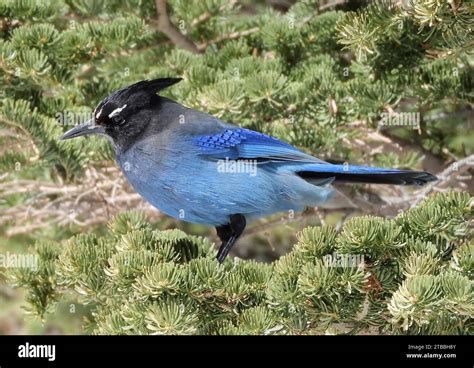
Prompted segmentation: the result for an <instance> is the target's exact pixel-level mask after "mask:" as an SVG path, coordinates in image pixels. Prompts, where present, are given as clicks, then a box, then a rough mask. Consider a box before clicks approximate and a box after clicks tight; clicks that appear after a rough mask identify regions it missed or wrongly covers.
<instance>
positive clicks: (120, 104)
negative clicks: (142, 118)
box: [94, 78, 182, 123]
mask: <svg viewBox="0 0 474 368" xmlns="http://www.w3.org/2000/svg"><path fill="white" fill-rule="evenodd" d="M181 80H182V78H158V79H153V80H143V81H140V82H137V83H135V84H132V85H130V86H127V87H124V88H122V89H119V90H117V91H115V92H113V93H111V94H110V95H109V96H108V97H106V98H105V99H103V100H102V101H101V102H100V103H99V105H97V107H96V109H95V111H94V117H95V119H96V121H98V122H102V123H103V122H105V120H107V118H106V116H107V117H108V118H112V117H114V116H117V115H118V114H119V113H120V112H121V111H122V110H125V109H126V111H124V113H126V112H131V111H136V110H139V109H141V108H143V107H144V106H147V105H149V104H150V103H152V102H153V101H154V100H155V99H156V97H157V93H158V92H159V91H161V90H163V89H165V88H167V87H169V86H172V85H173V84H176V83H178V82H180V81H181Z"/></svg>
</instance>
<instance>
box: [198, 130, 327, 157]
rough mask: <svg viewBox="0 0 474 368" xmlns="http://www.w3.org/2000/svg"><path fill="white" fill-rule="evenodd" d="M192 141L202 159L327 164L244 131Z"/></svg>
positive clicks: (284, 144) (226, 131)
mask: <svg viewBox="0 0 474 368" xmlns="http://www.w3.org/2000/svg"><path fill="white" fill-rule="evenodd" d="M193 141H194V144H195V145H197V147H198V148H199V150H200V152H201V155H203V156H207V157H209V158H215V159H225V158H228V159H231V160H236V159H258V160H260V161H303V162H318V163H324V161H321V160H319V159H317V158H316V157H313V156H311V155H308V154H306V153H304V152H302V151H300V150H299V149H297V148H296V147H293V146H292V145H290V144H288V143H285V142H282V141H280V140H278V139H276V138H273V137H270V136H268V135H265V134H262V133H259V132H255V131H253V130H248V129H243V128H236V129H225V130H223V131H222V132H221V133H218V134H213V135H202V136H197V137H194V138H193Z"/></svg>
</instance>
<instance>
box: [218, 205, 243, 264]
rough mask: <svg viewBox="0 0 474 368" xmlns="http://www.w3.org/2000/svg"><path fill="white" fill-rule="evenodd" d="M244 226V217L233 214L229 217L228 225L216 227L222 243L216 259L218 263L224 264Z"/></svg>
mask: <svg viewBox="0 0 474 368" xmlns="http://www.w3.org/2000/svg"><path fill="white" fill-rule="evenodd" d="M245 225H246V220H245V216H244V215H241V214H235V215H232V216H230V222H229V223H228V224H226V225H222V226H217V227H216V230H217V235H218V236H219V239H220V240H221V241H222V244H221V246H220V248H219V251H218V252H217V257H216V259H217V261H218V262H219V263H222V262H224V260H225V258H226V257H227V255H228V254H229V252H230V250H231V249H232V247H233V246H234V244H235V242H236V241H237V239H238V238H239V236H240V235H241V234H242V233H243V231H244V229H245Z"/></svg>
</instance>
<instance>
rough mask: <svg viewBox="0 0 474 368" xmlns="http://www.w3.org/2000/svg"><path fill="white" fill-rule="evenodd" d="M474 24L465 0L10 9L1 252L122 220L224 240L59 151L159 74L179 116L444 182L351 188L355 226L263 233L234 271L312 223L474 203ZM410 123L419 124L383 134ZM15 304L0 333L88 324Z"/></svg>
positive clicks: (105, 156)
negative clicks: (37, 316) (193, 114)
mask: <svg viewBox="0 0 474 368" xmlns="http://www.w3.org/2000/svg"><path fill="white" fill-rule="evenodd" d="M163 4H164V5H163ZM163 6H164V9H165V10H166V11H165V12H164V11H163ZM160 9H161V10H160ZM472 23H473V6H472V4H470V2H467V1H461V0H452V1H449V2H447V1H441V0H423V1H323V0H321V1H317V0H300V1H291V0H286V1H280V0H267V1H263V0H261V1H251V0H240V1H238V0H230V1H229V0H227V1H226V0H204V1H182V0H169V1H168V2H167V4H166V2H165V1H160V0H156V1H153V0H107V1H105V0H99V1H98V0H41V1H37V0H21V1H18V0H0V75H1V78H0V97H1V98H0V239H1V242H0V252H3V253H5V252H12V253H23V252H26V250H27V248H28V247H29V246H31V245H32V244H34V243H35V242H36V241H62V240H65V239H68V238H70V237H71V236H72V235H75V234H78V233H94V234H96V235H97V236H101V235H104V234H106V232H107V227H106V224H107V223H108V222H109V221H110V219H111V218H112V216H113V215H115V214H117V213H120V212H122V211H124V210H129V209H138V210H141V211H143V212H144V213H145V214H146V215H147V219H148V220H149V221H151V222H152V223H153V227H154V228H155V229H160V230H163V229H171V228H176V227H178V228H180V229H183V230H185V231H186V232H188V233H192V234H198V235H206V236H208V237H210V238H211V240H214V239H215V235H214V233H213V232H212V231H210V230H209V229H206V228H203V227H200V226H196V225H191V224H186V223H181V222H176V221H174V220H172V219H169V218H167V217H163V216H161V215H160V214H159V213H158V211H156V210H154V209H152V208H151V207H150V206H148V205H147V204H146V203H143V201H142V200H141V199H140V198H139V197H138V196H137V195H136V194H135V193H133V191H132V190H131V189H130V188H129V186H128V185H127V183H125V182H124V180H123V178H122V177H121V175H120V173H119V172H118V170H117V169H116V168H115V164H114V162H113V160H112V151H111V149H110V146H109V144H108V143H106V141H105V140H100V139H97V138H91V139H81V140H72V141H64V142H60V141H58V140H57V138H58V137H59V136H60V135H61V134H62V133H63V132H64V131H65V130H67V129H69V128H70V127H71V126H72V125H74V124H77V123H80V122H83V121H85V120H87V119H88V118H89V116H90V114H91V113H92V111H93V109H94V107H95V106H96V104H97V103H98V102H99V101H100V100H101V99H102V98H104V97H105V96H107V95H108V94H109V93H110V92H111V91H113V90H115V89H117V88H120V87H123V86H125V85H128V84H131V83H134V82H136V81H138V80H143V79H151V78H158V77H165V76H173V77H176V76H180V77H182V78H184V81H183V82H181V83H179V84H178V85H176V86H174V87H173V88H170V89H169V90H167V91H165V92H164V94H166V95H167V96H169V97H171V98H174V99H176V100H178V101H179V102H181V103H183V104H184V105H186V106H189V107H193V108H196V109H200V110H204V111H207V112H209V113H211V114H214V115H216V116H218V117H220V118H222V119H224V120H227V121H230V122H233V123H236V124H238V125H241V126H245V127H248V128H251V129H256V130H259V131H262V132H264V133H267V134H271V135H274V136H276V137H278V138H280V139H283V140H285V141H288V142H289V143H291V144H294V145H295V146H297V147H299V148H301V149H303V150H305V151H307V152H309V153H311V154H314V155H316V156H318V157H320V158H322V159H325V160H328V161H335V162H345V161H350V162H353V163H364V164H373V165H381V166H390V167H400V168H403V167H410V168H413V169H425V170H429V171H431V172H433V173H435V174H440V173H441V174H442V182H441V183H440V184H439V185H438V188H434V187H432V188H429V190H428V191H418V192H413V191H412V190H409V189H408V190H405V189H403V190H402V189H398V188H397V189H395V188H375V187H373V186H366V187H361V186H355V187H351V188H341V191H344V193H345V194H346V195H348V196H350V197H351V198H355V199H354V201H356V199H357V198H360V200H359V201H357V202H356V206H357V210H354V208H351V209H349V210H348V209H346V208H343V209H339V210H338V211H326V210H323V209H320V210H315V209H309V210H307V211H305V212H304V213H303V214H295V215H294V216H293V215H292V214H283V215H276V216H274V217H273V218H270V219H266V220H263V221H262V222H260V223H259V224H256V225H255V226H254V228H252V229H250V231H249V234H248V235H247V236H246V237H244V238H242V239H241V241H240V243H239V246H237V247H236V249H235V253H234V254H235V255H238V256H239V257H241V258H255V259H257V260H260V261H265V262H269V261H272V260H274V259H277V258H278V257H279V256H280V255H282V254H286V253H288V252H289V251H290V250H291V249H292V245H293V244H294V243H295V242H296V238H295V234H296V233H297V230H300V229H302V228H303V227H305V226H308V225H320V224H329V225H334V226H336V228H337V229H338V230H340V228H341V227H342V225H343V224H344V222H345V221H346V220H348V219H349V218H350V217H351V216H353V215H354V214H375V215H380V216H393V215H395V214H397V212H398V211H399V210H405V209H408V208H409V207H410V206H411V205H413V204H415V203H418V202H419V201H420V200H421V199H422V198H423V197H424V196H426V195H427V194H429V192H430V191H434V190H438V189H439V190H443V189H444V188H453V189H455V190H459V189H461V190H464V191H471V192H472V183H470V181H469V175H470V170H471V167H472V155H473V153H474V152H473V150H474V129H473V124H474V119H473V114H472V103H473V98H472V97H473V90H474V89H473V88H472V78H473V73H472V67H473V57H472V52H473V46H474V44H473V37H472V34H473V33H472ZM408 113H413V114H415V115H411V116H415V117H418V119H415V120H416V121H415V123H416V124H413V121H411V122H409V124H408V125H403V124H400V123H397V122H395V123H394V124H390V122H393V121H392V120H390V119H393V118H394V117H399V116H409V115H403V114H408ZM416 114H418V115H416ZM387 116H388V117H389V124H386V122H387ZM0 277H2V276H0ZM23 296H24V295H22V294H21V292H18V291H15V292H13V291H12V290H11V289H10V288H9V287H7V286H6V285H5V284H4V280H3V278H2V279H0V310H1V312H0V313H1V315H0V333H1V332H3V333H19V332H35V333H45V332H46V333H47V332H54V333H73V332H78V331H81V330H80V329H79V326H80V324H81V323H80V320H81V319H82V318H83V316H90V313H91V311H90V310H89V309H88V308H89V307H78V310H77V311H76V310H75V312H74V313H71V311H70V310H68V308H69V307H68V306H69V305H70V304H68V303H67V301H63V302H61V303H60V304H58V305H57V308H58V310H57V311H56V313H55V316H56V317H55V318H51V319H49V320H48V323H46V324H44V325H43V324H40V323H38V322H37V321H36V320H31V322H27V323H25V322H24V321H23V315H22V313H23V312H22V311H21V310H20V309H19V306H20V305H22V299H23Z"/></svg>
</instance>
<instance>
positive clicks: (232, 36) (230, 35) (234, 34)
mask: <svg viewBox="0 0 474 368" xmlns="http://www.w3.org/2000/svg"><path fill="white" fill-rule="evenodd" d="M259 30H260V28H259V27H254V28H250V29H247V30H245V31H236V32H231V33H228V34H225V35H222V36H219V37H216V38H214V39H213V40H210V41H207V42H204V43H202V44H201V45H199V46H198V50H199V51H200V52H202V51H204V50H205V49H206V48H207V47H209V45H212V44H215V43H219V42H222V41H227V40H235V39H236V38H240V37H245V36H248V35H250V34H252V33H256V32H258V31H259Z"/></svg>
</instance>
